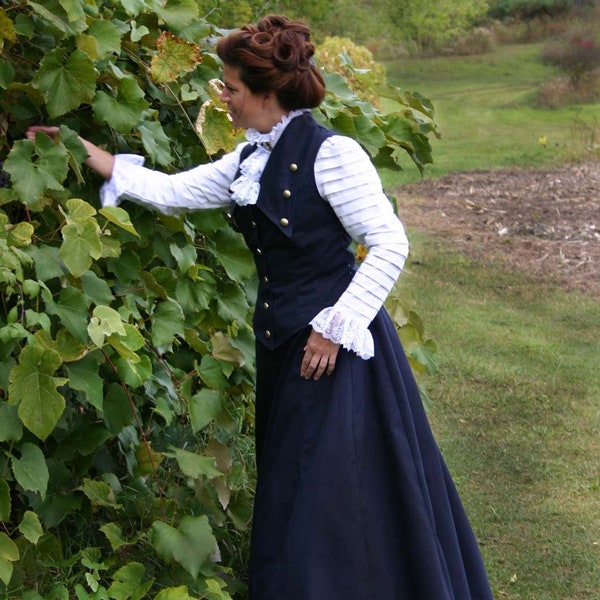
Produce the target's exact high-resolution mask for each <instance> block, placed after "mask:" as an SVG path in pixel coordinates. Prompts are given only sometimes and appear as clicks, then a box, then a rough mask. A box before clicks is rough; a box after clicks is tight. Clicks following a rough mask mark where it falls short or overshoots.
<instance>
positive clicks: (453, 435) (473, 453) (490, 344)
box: [383, 45, 600, 600]
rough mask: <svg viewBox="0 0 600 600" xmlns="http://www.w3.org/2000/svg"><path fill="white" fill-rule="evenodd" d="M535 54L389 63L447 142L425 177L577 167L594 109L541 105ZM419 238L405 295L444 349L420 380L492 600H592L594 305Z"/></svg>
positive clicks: (596, 549) (599, 562)
mask: <svg viewBox="0 0 600 600" xmlns="http://www.w3.org/2000/svg"><path fill="white" fill-rule="evenodd" d="M540 51H541V45H527V46H507V47H499V48H498V50H497V51H496V52H495V53H493V54H489V55H485V56H479V57H466V58H434V59H424V60H411V61H399V62H395V63H393V64H392V63H389V64H387V65H386V67H387V71H388V78H389V79H390V81H391V82H392V83H394V84H395V85H398V86H400V87H402V88H404V89H407V90H416V91H420V92H422V93H423V94H425V95H427V96H429V97H430V98H431V99H432V101H433V103H434V105H435V106H436V109H437V114H438V122H439V125H440V128H441V130H442V132H443V134H444V140H442V141H434V142H433V145H434V160H435V164H434V165H433V166H431V167H428V168H427V174H426V177H427V178H436V177H438V176H440V175H443V174H444V173H447V172H460V171H468V170H474V169H496V168H502V167H507V166H526V167H551V166H552V165H554V164H558V163H560V162H564V161H568V160H572V159H574V158H576V157H577V156H582V154H583V153H584V142H583V138H582V136H581V130H580V129H579V128H578V124H580V123H585V124H587V125H586V127H588V128H589V127H595V128H596V131H597V128H598V118H599V117H600V105H599V104H596V105H583V106H571V107H566V108H561V109H556V110H549V109H541V108H535V107H534V105H533V102H532V99H533V98H534V97H535V95H536V92H537V90H538V89H539V87H540V85H541V84H542V82H543V81H546V80H548V79H549V78H551V77H552V76H553V75H554V73H555V72H554V70H553V69H552V68H550V67H547V66H545V65H542V64H541V63H540V62H539V59H538V57H539V55H540ZM584 130H585V128H584ZM543 136H544V137H546V138H547V143H546V145H545V146H544V145H542V144H541V143H540V138H541V137H543ZM383 179H384V183H385V185H386V186H388V187H389V188H393V187H394V186H397V185H401V184H402V183H404V182H408V181H416V180H418V179H419V174H418V172H417V171H416V169H414V168H413V167H411V166H410V165H409V163H408V162H407V168H406V171H404V172H402V173H400V174H398V173H390V172H384V173H383ZM409 234H410V237H411V242H412V259H413V260H412V263H411V265H410V266H409V267H408V269H407V272H406V273H405V274H404V275H403V276H402V278H401V284H402V289H403V290H404V291H405V292H406V293H407V294H409V295H411V296H414V298H415V299H416V310H417V312H418V313H419V315H421V317H422V318H423V321H424V323H425V327H426V333H427V334H428V336H430V337H432V338H433V339H434V340H435V341H436V343H437V345H438V348H439V352H438V355H439V360H440V366H441V369H440V373H439V374H438V375H436V376H429V377H427V378H426V379H425V380H424V383H425V385H426V387H427V389H428V392H429V395H430V397H431V399H432V402H431V406H430V417H431V421H432V425H433V427H434V430H435V432H436V435H437V438H438V440H439V442H440V445H441V447H442V451H443V453H444V455H445V457H446V460H447V462H448V464H449V467H450V470H451V471H452V473H453V475H454V477H455V480H456V483H457V485H458V487H459V489H460V492H461V495H462V497H463V500H464V503H465V505H466V507H467V510H468V513H469V516H470V518H471V522H472V524H473V527H474V529H475V531H476V533H477V535H478V537H479V539H480V541H481V545H482V552H483V555H484V558H485V561H486V564H487V567H488V570H489V574H490V579H491V581H492V585H493V588H494V594H495V597H496V599H497V600H503V599H509V600H584V599H586V600H598V598H600V460H599V456H600V369H599V368H598V367H599V366H600V358H599V355H598V348H599V341H598V337H599V333H600V329H599V323H600V303H599V302H598V300H597V299H596V298H593V297H591V296H585V295H582V294H579V293H576V292H565V291H564V290H562V289H560V288H559V287H558V286H553V285H552V284H550V283H541V282H540V281H536V280H533V279H532V278H530V277H529V276H528V275H527V274H526V273H519V272H514V271H511V272H507V271H506V270H504V269H503V268H502V267H501V266H499V265H494V264H493V263H489V264H483V263H477V262H475V261H474V260H472V259H469V258H467V257H465V256H463V255H462V254H459V253H458V252H456V253H455V252H453V251H449V250H448V246H447V245H445V244H444V240H441V239H432V238H428V237H426V236H424V235H423V234H422V232H418V231H413V232H411V231H409Z"/></svg>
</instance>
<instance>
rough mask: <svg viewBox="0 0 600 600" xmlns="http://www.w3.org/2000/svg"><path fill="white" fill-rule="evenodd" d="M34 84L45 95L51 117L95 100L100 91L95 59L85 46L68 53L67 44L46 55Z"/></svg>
mask: <svg viewBox="0 0 600 600" xmlns="http://www.w3.org/2000/svg"><path fill="white" fill-rule="evenodd" d="M33 85H34V86H36V87H37V88H38V89H39V90H40V91H41V92H42V94H43V95H44V99H45V100H46V107H47V109H48V114H49V115H50V117H51V118H55V117H59V116H61V115H64V114H65V113H68V112H70V111H71V110H73V109H75V108H77V107H79V106H80V105H81V104H83V103H89V102H91V101H92V98H93V97H94V93H95V91H96V71H95V69H94V63H93V62H92V60H91V59H90V57H89V56H88V55H87V54H86V53H85V52H82V51H81V50H75V51H73V52H72V53H71V54H68V51H67V50H66V48H56V49H55V50H51V51H50V52H48V53H47V54H46V55H45V56H44V58H43V59H42V62H41V63H40V68H39V70H38V72H37V73H36V75H35V77H34V78H33Z"/></svg>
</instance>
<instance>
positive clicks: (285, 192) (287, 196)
mask: <svg viewBox="0 0 600 600" xmlns="http://www.w3.org/2000/svg"><path fill="white" fill-rule="evenodd" d="M291 195H292V192H290V190H283V194H282V196H283V197H284V198H289V197H290V196H291Z"/></svg>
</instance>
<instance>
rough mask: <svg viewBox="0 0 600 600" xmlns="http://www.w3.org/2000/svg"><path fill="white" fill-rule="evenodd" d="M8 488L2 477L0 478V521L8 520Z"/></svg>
mask: <svg viewBox="0 0 600 600" xmlns="http://www.w3.org/2000/svg"><path fill="white" fill-rule="evenodd" d="M10 511H11V501H10V488H9V487H8V483H6V480H5V479H4V478H2V479H0V521H8V520H10Z"/></svg>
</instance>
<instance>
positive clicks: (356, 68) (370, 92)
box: [316, 37, 386, 105]
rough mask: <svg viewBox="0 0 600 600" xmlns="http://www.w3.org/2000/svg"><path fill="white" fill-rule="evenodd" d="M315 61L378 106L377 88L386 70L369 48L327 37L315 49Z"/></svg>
mask: <svg viewBox="0 0 600 600" xmlns="http://www.w3.org/2000/svg"><path fill="white" fill-rule="evenodd" d="M316 58H317V63H318V64H319V66H320V67H322V68H323V69H325V70H326V71H329V72H331V73H338V74H339V75H341V76H342V77H343V78H344V80H345V81H346V83H347V84H348V86H349V87H350V88H351V89H352V90H353V91H354V92H355V93H356V95H357V96H359V97H360V98H361V99H362V100H366V101H368V102H371V103H372V104H374V105H377V103H378V93H377V92H376V88H377V87H378V86H380V85H382V84H383V83H384V82H385V80H386V75H385V68H384V66H383V65H382V64H381V63H378V62H376V61H375V59H374V58H373V55H372V54H371V51H370V50H369V49H368V48H366V47H365V46H359V45H357V44H355V43H354V42H353V41H352V40H350V39H348V38H340V37H328V38H325V40H323V42H322V43H321V44H319V46H318V47H317V51H316Z"/></svg>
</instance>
